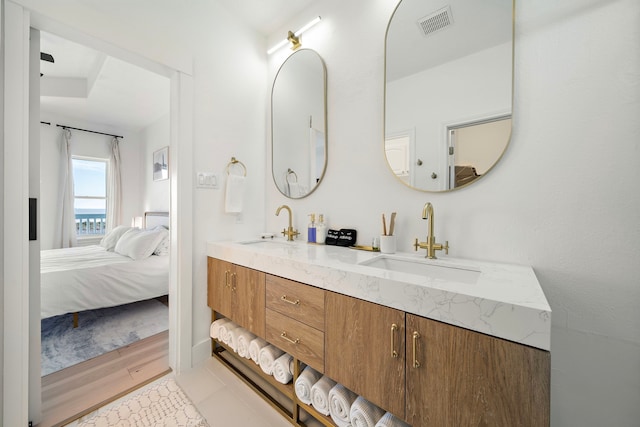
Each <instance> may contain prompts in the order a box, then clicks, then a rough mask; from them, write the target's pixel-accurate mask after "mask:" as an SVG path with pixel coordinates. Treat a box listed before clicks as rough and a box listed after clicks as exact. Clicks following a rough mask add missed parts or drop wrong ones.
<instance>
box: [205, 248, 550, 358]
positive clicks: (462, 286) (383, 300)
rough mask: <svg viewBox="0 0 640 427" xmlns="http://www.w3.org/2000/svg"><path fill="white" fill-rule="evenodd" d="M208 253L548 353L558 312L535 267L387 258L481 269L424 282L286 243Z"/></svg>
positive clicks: (347, 255)
mask: <svg viewBox="0 0 640 427" xmlns="http://www.w3.org/2000/svg"><path fill="white" fill-rule="evenodd" d="M207 255H208V256H210V257H213V258H218V259H222V260H224V261H228V262H232V263H234V264H238V265H241V266H244V267H248V268H252V269H255V270H260V271H264V272H266V273H269V274H273V275H276V276H280V277H284V278H287V279H291V280H295V281H298V282H302V283H306V284H309V285H313V286H317V287H319V288H322V289H326V290H329V291H333V292H338V293H340V294H344V295H349V296H352V297H356V298H360V299H362V300H365V301H370V302H374V303H377V304H381V305H385V306H388V307H392V308H396V309H399V310H403V311H405V312H408V313H413V314H416V315H419V316H423V317H427V318H429V319H433V320H438V321H441V322H445V323H449V324H451V325H455V326H460V327H463V328H466V329H470V330H473V331H477V332H482V333H485V334H488V335H492V336H495V337H499V338H504V339H507V340H510V341H514V342H518V343H521V344H525V345H529V346H532V347H536V348H540V349H543V350H549V349H550V344H551V308H550V307H549V303H548V302H547V300H546V298H545V296H544V293H543V291H542V288H541V287H540V284H539V283H538V280H537V278H536V276H535V274H534V272H533V269H532V268H531V267H528V266H521V265H511V264H499V263H490V262H482V261H475V260H469V259H459V258H450V257H448V256H447V255H440V254H438V257H439V259H437V260H425V258H424V256H425V254H424V250H420V251H419V252H417V253H416V252H411V253H397V254H394V255H388V257H389V258H399V259H410V260H415V261H418V260H419V261H421V262H427V263H429V264H432V265H434V266H439V267H449V268H453V269H463V270H467V271H471V272H473V271H476V272H479V274H475V273H474V274H475V276H474V278H473V280H471V281H468V282H467V283H465V281H464V280H460V281H458V280H456V278H453V279H445V278H441V277H425V276H424V275H418V274H409V273H404V272H398V271H390V270H385V269H381V268H376V267H372V266H368V265H363V264H361V263H365V264H366V263H367V262H371V260H372V259H373V258H376V257H380V256H387V255H381V254H380V253H379V252H367V251H361V250H356V249H351V248H343V247H337V246H326V245H316V244H308V243H306V242H286V241H285V240H283V239H273V240H258V241H252V242H210V243H208V244H207Z"/></svg>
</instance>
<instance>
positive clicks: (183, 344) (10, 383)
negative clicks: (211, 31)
mask: <svg viewBox="0 0 640 427" xmlns="http://www.w3.org/2000/svg"><path fill="white" fill-rule="evenodd" d="M0 1H2V2H3V6H4V16H3V17H2V19H3V22H2V23H1V24H0V26H1V27H2V28H3V29H4V46H5V50H4V58H3V61H4V68H5V70H4V71H5V73H4V82H3V84H4V91H3V98H4V99H3V102H4V105H5V106H9V105H10V106H11V108H4V129H3V137H4V154H5V157H4V170H5V176H10V177H11V180H6V179H5V180H4V188H3V191H4V207H3V209H4V224H3V231H4V272H3V273H4V274H3V275H4V277H3V279H4V285H3V293H4V307H3V322H2V327H3V358H2V363H3V366H2V371H3V372H2V375H3V389H2V400H3V402H2V425H16V426H18V425H23V426H26V425H27V424H28V422H29V418H30V414H29V386H28V384H29V363H28V360H29V333H28V331H29V322H30V321H34V320H33V319H36V320H39V319H40V314H39V313H30V310H29V305H30V300H29V294H30V293H29V274H30V271H29V240H28V225H29V224H28V195H29V101H28V97H29V78H28V71H29V32H30V28H31V27H34V28H37V29H39V30H43V31H47V32H52V33H54V34H58V35H60V36H62V37H64V38H67V39H69V40H72V41H77V42H78V43H81V44H84V45H87V46H89V47H92V48H94V49H97V50H101V51H103V52H105V53H107V54H108V55H111V56H114V57H116V58H119V59H122V60H125V61H127V62H130V63H133V64H135V65H138V66H140V67H143V68H145V69H147V70H149V71H152V72H155V73H158V74H161V75H164V76H166V77H168V78H170V81H171V100H170V104H171V106H170V122H171V125H170V126H171V131H170V133H171V135H170V145H169V147H170V148H169V150H170V156H171V163H172V164H171V175H170V177H169V179H170V188H171V198H170V211H169V212H170V218H171V219H170V221H171V224H170V225H171V230H170V232H171V255H170V279H169V293H170V295H171V299H170V302H169V366H170V367H171V368H172V369H173V370H174V371H175V372H176V373H180V372H181V371H183V370H186V369H188V368H190V367H191V360H192V357H191V354H192V339H191V336H192V333H191V331H192V317H191V311H192V292H193V289H192V288H193V286H192V283H193V281H192V277H193V271H192V270H193V267H192V262H191V255H192V252H193V243H192V242H193V226H192V222H191V220H190V219H191V218H192V214H193V189H192V188H191V187H192V185H191V183H192V175H193V99H194V92H193V77H192V70H191V69H189V68H188V67H183V68H182V69H176V68H173V67H172V66H169V65H165V64H162V63H158V62H155V61H152V60H149V59H147V58H144V57H142V56H141V55H138V54H136V53H132V52H130V51H127V50H125V49H123V48H120V47H117V46H114V45H112V44H110V43H109V42H108V41H104V40H99V39H96V38H94V37H91V36H89V35H87V34H83V33H81V32H79V31H77V30H74V29H73V28H71V27H68V26H66V25H64V24H61V23H59V22H56V21H53V20H51V19H49V18H47V17H46V16H42V15H38V14H36V13H33V12H31V11H29V10H28V9H26V8H24V7H22V6H21V5H18V4H16V3H13V2H11V1H7V0H0ZM182 218H185V219H186V220H182ZM37 273H38V274H39V271H38V272H37ZM31 274H34V273H33V272H32V273H31ZM37 306H38V307H39V304H37ZM32 307H33V306H32ZM31 311H35V310H34V309H33V308H32V310H31ZM38 311H39V310H38ZM38 416H39V415H37V414H31V418H34V417H35V418H37V417H38Z"/></svg>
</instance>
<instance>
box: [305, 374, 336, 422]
mask: <svg viewBox="0 0 640 427" xmlns="http://www.w3.org/2000/svg"><path fill="white" fill-rule="evenodd" d="M335 385H336V383H335V381H333V380H332V379H331V378H329V377H327V376H326V375H325V376H323V377H322V378H320V380H318V382H317V383H315V384H314V385H313V387H311V404H312V405H313V407H314V408H316V410H317V411H318V412H320V413H321V414H322V415H329V412H330V411H329V392H330V391H331V389H332V388H333V387H334V386H335Z"/></svg>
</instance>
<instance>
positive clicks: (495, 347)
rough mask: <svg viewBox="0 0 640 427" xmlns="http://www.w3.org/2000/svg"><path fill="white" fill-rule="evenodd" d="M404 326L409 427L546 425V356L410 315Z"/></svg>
mask: <svg viewBox="0 0 640 427" xmlns="http://www.w3.org/2000/svg"><path fill="white" fill-rule="evenodd" d="M406 322H407V324H406V325H407V329H406V330H407V349H406V354H407V358H406V375H407V394H406V399H407V400H406V402H407V406H406V409H407V411H406V421H407V422H408V423H409V424H411V425H413V426H424V427H428V426H436V427H446V426H451V427H458V426H471V425H473V426H496V427H499V426H504V427H512V426H521V427H525V426H531V427H534V426H536V427H538V426H548V425H549V376H550V372H549V369H550V354H549V352H547V351H543V350H539V349H536V348H532V347H528V346H525V345H521V344H516V343H513V342H510V341H506V340H503V339H500V338H496V337H492V336H488V335H484V334H481V333H478V332H473V331H469V330H467V329H463V328H459V327H456V326H452V325H448V324H445V323H441V322H438V321H434V320H430V319H425V318H423V317H419V316H415V315H412V314H407V317H406ZM414 333H415V334H417V335H415V337H414ZM414 355H415V356H414ZM414 357H415V359H414Z"/></svg>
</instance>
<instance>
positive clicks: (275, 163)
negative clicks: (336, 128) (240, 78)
mask: <svg viewBox="0 0 640 427" xmlns="http://www.w3.org/2000/svg"><path fill="white" fill-rule="evenodd" d="M326 86H327V71H326V67H325V65H324V61H322V58H320V55H318V54H317V53H316V52H314V51H313V50H310V49H300V50H298V51H296V52H295V53H293V54H292V55H291V56H289V58H287V60H286V61H285V62H284V63H283V64H282V66H281V67H280V70H278V74H277V75H276V78H275V80H274V82H273V89H272V92H271V156H272V163H271V173H272V175H273V181H274V183H275V184H276V187H278V190H280V192H281V193H282V194H284V195H285V196H287V197H289V198H292V199H301V198H303V197H306V196H308V195H309V194H311V193H312V192H313V191H314V190H315V189H316V188H317V186H318V185H319V184H320V181H321V180H322V177H323V176H324V172H325V170H326V166H327V137H326V135H327V119H326V116H327V113H326V112H327V102H326V98H327V97H326V93H327V89H326Z"/></svg>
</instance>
